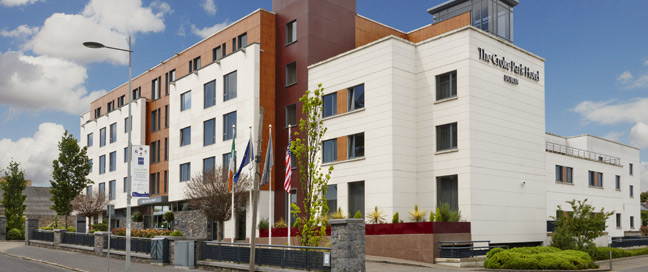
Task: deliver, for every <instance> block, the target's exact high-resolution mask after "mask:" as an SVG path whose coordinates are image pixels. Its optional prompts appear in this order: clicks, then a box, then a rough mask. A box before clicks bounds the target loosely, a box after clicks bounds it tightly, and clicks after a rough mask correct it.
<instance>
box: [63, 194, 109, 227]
mask: <svg viewBox="0 0 648 272" xmlns="http://www.w3.org/2000/svg"><path fill="white" fill-rule="evenodd" d="M108 202H110V200H108V198H107V197H106V195H105V194H100V193H99V192H98V191H94V192H92V194H91V195H88V194H79V195H78V196H77V197H75V198H74V199H73V200H72V209H73V210H74V211H77V213H78V214H80V215H83V216H85V217H89V218H92V217H93V216H95V215H99V214H100V213H102V212H103V210H104V209H106V205H108ZM77 231H80V230H77Z"/></svg>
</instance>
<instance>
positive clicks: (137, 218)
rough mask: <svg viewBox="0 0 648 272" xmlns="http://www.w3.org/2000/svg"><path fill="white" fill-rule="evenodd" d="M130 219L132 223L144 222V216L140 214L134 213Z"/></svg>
mask: <svg viewBox="0 0 648 272" xmlns="http://www.w3.org/2000/svg"><path fill="white" fill-rule="evenodd" d="M131 219H132V220H133V222H137V223H140V222H143V221H144V215H143V214H142V213H141V212H134V213H133V214H132V215H131Z"/></svg>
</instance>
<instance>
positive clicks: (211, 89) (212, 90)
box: [203, 80, 216, 109]
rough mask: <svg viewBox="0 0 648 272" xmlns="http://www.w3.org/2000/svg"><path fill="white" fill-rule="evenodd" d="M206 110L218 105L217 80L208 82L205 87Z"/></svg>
mask: <svg viewBox="0 0 648 272" xmlns="http://www.w3.org/2000/svg"><path fill="white" fill-rule="evenodd" d="M204 90H205V92H204V95H203V97H204V108H205V109H206V108H209V107H211V106H214V105H216V80H212V81H210V82H207V83H206V84H205V85H204Z"/></svg>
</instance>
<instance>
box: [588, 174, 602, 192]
mask: <svg viewBox="0 0 648 272" xmlns="http://www.w3.org/2000/svg"><path fill="white" fill-rule="evenodd" d="M588 178H589V186H592V187H601V188H602V187H603V173H600V172H594V171H589V173H588Z"/></svg>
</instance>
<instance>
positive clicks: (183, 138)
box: [180, 127, 191, 146]
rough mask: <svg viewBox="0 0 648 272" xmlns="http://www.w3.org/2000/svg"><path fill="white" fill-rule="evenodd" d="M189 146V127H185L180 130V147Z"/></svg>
mask: <svg viewBox="0 0 648 272" xmlns="http://www.w3.org/2000/svg"><path fill="white" fill-rule="evenodd" d="M190 144H191V127H186V128H183V129H181V130H180V146H185V145H190Z"/></svg>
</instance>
